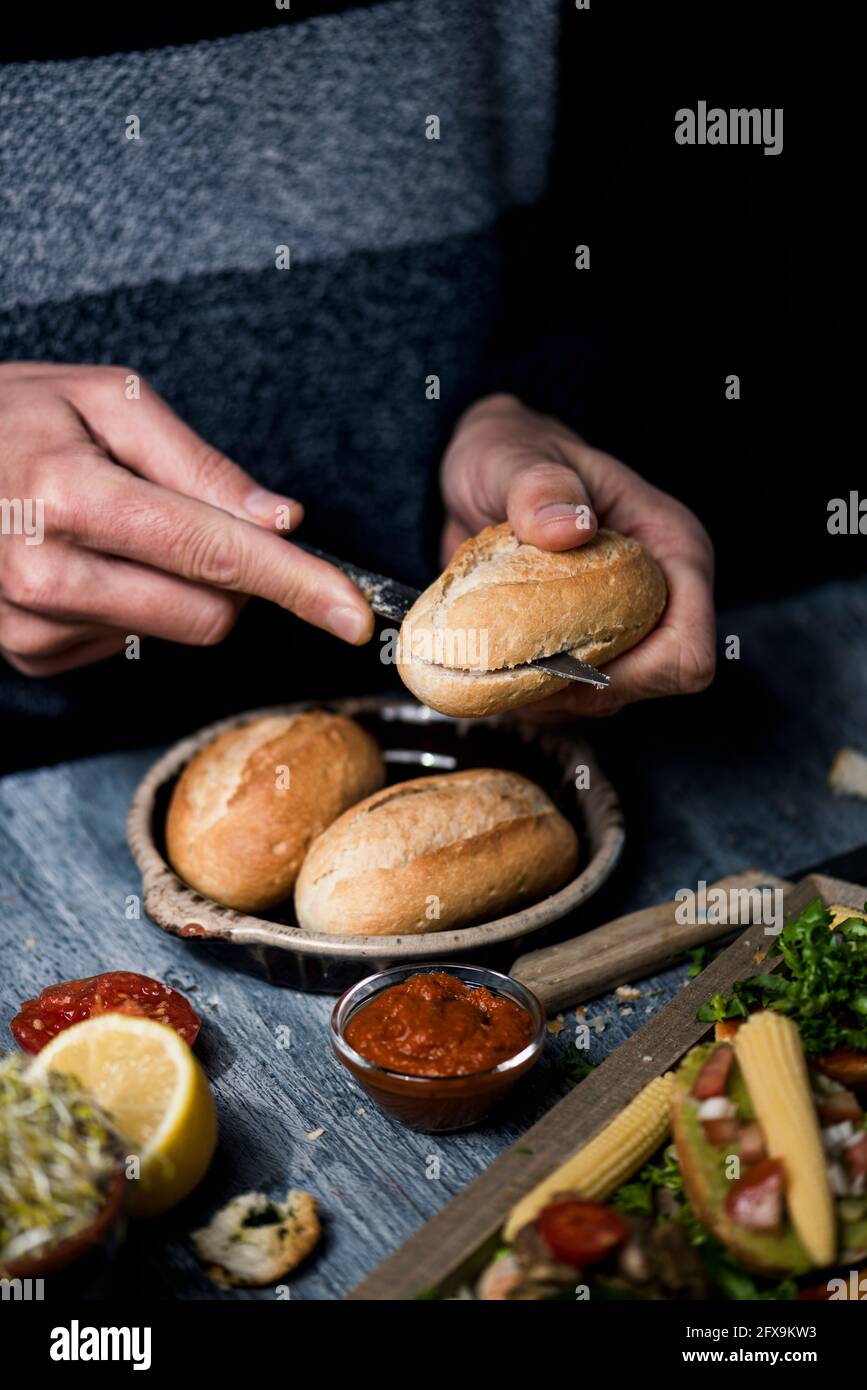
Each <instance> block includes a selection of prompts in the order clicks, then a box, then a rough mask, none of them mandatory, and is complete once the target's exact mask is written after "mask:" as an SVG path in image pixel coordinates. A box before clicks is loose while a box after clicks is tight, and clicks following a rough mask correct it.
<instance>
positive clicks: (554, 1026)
mask: <svg viewBox="0 0 867 1390" xmlns="http://www.w3.org/2000/svg"><path fill="white" fill-rule="evenodd" d="M545 1026H546V1028H547V1029H548V1032H549V1033H553V1034H554V1036H555V1037H556V1036H557V1034H558V1033H562V1032H563V1029H564V1028H565V1027H566V1023H565V1021H564V1019H563V1015H562V1014H557V1016H556V1018H549V1019H548V1022H547V1024H546V1025H545Z"/></svg>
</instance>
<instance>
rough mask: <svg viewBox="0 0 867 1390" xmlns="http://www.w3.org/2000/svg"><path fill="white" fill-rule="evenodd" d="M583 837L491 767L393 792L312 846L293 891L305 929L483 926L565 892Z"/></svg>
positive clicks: (527, 786) (351, 932) (393, 931)
mask: <svg viewBox="0 0 867 1390" xmlns="http://www.w3.org/2000/svg"><path fill="white" fill-rule="evenodd" d="M577 863H578V837H577V836H576V834H575V831H574V830H573V829H572V826H571V825H570V824H569V822H568V821H567V820H566V819H565V817H563V816H561V814H560V812H559V811H558V810H557V808H556V806H555V805H554V803H553V802H552V801H551V800H550V798H549V797H548V796H546V795H545V793H544V792H543V791H542V789H541V787H537V786H536V784H535V783H534V782H530V781H528V780H527V778H526V777H519V776H518V775H517V773H514V772H501V771H498V770H496V769H492V768H481V769H474V770H473V771H470V772H449V773H446V774H445V775H444V776H440V777H419V778H416V779H414V780H413V781H411V782H400V783H398V784H397V786H394V787H386V788H385V789H384V790H383V791H379V792H376V793H375V795H373V796H370V797H368V798H367V800H366V801H362V802H361V803H360V805H358V806H353V808H352V810H350V811H347V812H346V813H345V814H344V815H342V816H341V817H340V819H339V820H337V821H335V822H334V824H333V825H332V826H330V827H329V828H328V830H326V831H324V833H323V834H322V835H320V836H319V839H318V840H316V841H315V842H314V843H313V844H312V845H311V847H310V852H309V854H308V855H307V858H306V859H305V861H304V865H303V867H302V869H301V873H300V874H299V875H298V882H297V883H296V885H295V911H296V914H297V916H298V921H299V922H300V924H301V926H302V927H305V928H306V929H307V930H308V931H317V932H330V933H333V934H336V935H339V936H403V935H408V934H410V933H419V932H432V931H443V930H444V929H445V928H446V927H463V926H467V925H469V924H470V923H471V922H478V921H488V920H490V919H491V918H495V917H497V916H498V915H500V914H502V913H505V912H508V911H510V910H512V909H514V908H517V907H520V906H522V905H523V904H525V903H529V902H533V901H535V900H537V899H539V898H542V897H544V896H545V895H546V894H548V893H553V892H554V891H555V890H556V889H558V888H561V887H562V886H563V884H564V883H565V882H566V881H567V880H568V879H569V878H571V876H572V874H573V873H574V871H575V867H576V865H577Z"/></svg>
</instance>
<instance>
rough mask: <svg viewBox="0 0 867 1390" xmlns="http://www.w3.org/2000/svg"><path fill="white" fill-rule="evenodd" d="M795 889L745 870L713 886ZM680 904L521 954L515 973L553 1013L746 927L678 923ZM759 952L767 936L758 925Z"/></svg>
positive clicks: (512, 972)
mask: <svg viewBox="0 0 867 1390" xmlns="http://www.w3.org/2000/svg"><path fill="white" fill-rule="evenodd" d="M758 887H769V888H782V889H785V888H789V887H791V884H790V883H789V882H788V881H787V880H786V879H783V878H777V876H776V875H775V874H768V873H763V872H762V871H761V870H759V869H744V870H743V871H742V872H741V873H737V874H729V875H728V876H727V877H726V878H721V879H719V880H718V881H717V882H716V883H713V884H711V885H709V888H708V891H710V889H712V888H722V889H726V890H728V889H732V888H758ZM678 906H679V904H678V903H676V902H667V903H657V904H656V905H655V906H654V907H644V908H642V909H641V910H640V911H639V912H629V913H627V915H626V916H625V917H617V918H615V919H614V921H612V922H606V923H605V924H604V926H601V927H596V928H595V929H594V930H593V931H588V932H585V933H584V935H583V936H576V937H572V938H571V940H569V941H561V942H559V943H558V944H557V945H556V946H545V947H543V948H542V949H541V950H539V951H528V952H527V954H526V955H523V956H519V957H518V959H517V960H516V961H515V963H514V965H513V966H512V968H511V970H510V971H509V974H510V975H511V976H512V978H513V979H515V980H520V981H521V983H522V984H525V985H527V986H528V988H529V989H531V990H532V991H533V993H534V994H537V995H538V996H539V998H540V999H541V1001H542V1003H543V1004H544V1005H545V1008H546V1009H547V1010H548V1012H549V1013H552V1012H555V1013H556V1012H557V1010H559V1009H565V1008H568V1007H569V1006H570V1005H573V1004H580V1003H581V1002H582V1000H584V999H593V998H595V997H596V996H597V995H600V994H605V993H607V992H608V990H610V989H614V988H615V987H616V986H617V985H623V984H627V983H632V981H634V980H640V979H641V978H642V977H643V976H646V975H652V974H655V973H656V971H658V970H660V969H663V968H664V967H666V966H669V965H673V964H674V962H675V961H676V960H678V959H679V958H681V957H683V956H685V955H686V954H687V953H688V952H689V951H691V950H693V949H694V947H696V946H707V945H710V944H712V943H713V942H715V941H721V940H722V939H723V938H724V937H726V936H732V935H734V933H735V932H737V931H740V930H742V929H743V925H746V924H742V925H738V924H737V923H731V922H688V923H681V922H677V921H676V920H675V916H674V914H675V910H676V909H677V907H678ZM756 933H757V935H756V950H757V951H758V950H760V949H761V948H762V946H763V943H767V942H772V941H773V937H765V935H764V932H763V928H762V926H761V925H760V924H759V925H757V927H756Z"/></svg>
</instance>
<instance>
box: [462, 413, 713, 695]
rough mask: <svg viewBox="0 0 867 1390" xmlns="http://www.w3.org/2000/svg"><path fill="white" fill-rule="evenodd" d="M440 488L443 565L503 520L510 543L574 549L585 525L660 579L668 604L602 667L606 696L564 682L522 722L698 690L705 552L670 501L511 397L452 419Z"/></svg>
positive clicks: (694, 526)
mask: <svg viewBox="0 0 867 1390" xmlns="http://www.w3.org/2000/svg"><path fill="white" fill-rule="evenodd" d="M442 491H443V500H444V502H445V507H446V524H445V528H444V530H443V538H442V562H443V564H444V565H445V564H446V563H447V562H448V560H449V558H450V556H451V554H452V552H453V551H454V549H455V547H456V546H457V545H459V544H460V542H461V541H464V540H466V539H467V537H469V536H473V535H475V534H476V532H477V531H479V530H480V529H481V528H482V527H483V526H490V525H491V524H492V523H494V522H499V521H503V520H505V519H507V518H508V520H509V521H510V522H511V524H512V527H513V529H514V531H515V534H516V535H517V536H518V539H519V540H522V541H525V542H527V543H529V544H532V545H537V546H540V547H541V548H542V549H544V550H570V549H572V548H573V547H574V546H578V545H584V544H586V542H587V541H588V540H590V539H591V537H592V536H593V535H594V534H595V532H596V530H597V526H599V525H601V526H608V527H610V528H611V529H612V530H614V531H622V532H623V533H624V534H625V535H627V536H634V537H635V539H636V540H638V541H641V543H642V544H643V545H645V546H646V547H647V549H648V550H649V551H650V553H651V555H653V556H654V558H655V559H656V561H657V562H658V564H659V565H660V567H661V569H662V571H663V573H664V574H665V578H666V582H667V583H668V590H669V594H668V604H667V606H666V609H665V612H664V613H663V615H662V619H661V621H660V623H659V626H658V627H656V628H654V630H653V632H651V633H650V634H649V636H647V637H645V639H644V641H643V642H641V643H639V645H638V646H637V647H635V648H634V649H633V650H632V651H629V652H625V653H624V654H623V656H619V657H617V658H615V660H614V661H612V662H611V663H610V664H609V665H608V666H607V667H606V671H607V673H608V674H609V675H610V676H611V677H612V682H613V683H612V687H611V689H610V690H601V691H600V690H595V689H593V687H591V686H582V685H572V686H570V687H569V689H568V690H564V691H561V692H559V693H558V694H556V695H551V696H549V697H548V698H547V699H546V700H540V701H539V703H538V704H534V705H530V706H528V707H527V709H526V710H525V711H524V714H525V715H526V716H527V717H528V718H534V717H539V718H548V717H555V716H557V717H563V716H568V715H578V714H613V713H614V712H615V710H618V709H620V708H621V706H622V705H625V704H629V703H630V702H631V701H633V700H645V699H649V698H652V697H653V696H658V695H678V694H691V693H693V692H695V691H698V690H703V689H704V688H705V686H707V685H709V684H710V682H711V680H712V679H713V673H714V667H715V630H714V610H713V568H714V557H713V547H712V545H711V542H710V538H709V537H708V535H707V532H706V531H705V529H704V527H703V526H702V524H701V522H700V521H699V520H698V518H697V517H695V516H693V514H692V512H691V511H689V510H688V508H686V507H684V506H683V504H682V503H680V502H678V501H677V500H676V499H675V498H674V497H669V496H668V494H667V493H665V492H660V491H659V489H658V488H655V487H652V486H651V484H650V483H647V482H645V480H644V479H643V478H641V477H639V475H638V474H637V473H633V471H632V469H631V468H627V467H626V466H625V464H622V463H619V462H618V460H617V459H614V458H611V457H610V456H609V455H608V454H602V453H600V452H599V450H598V449H591V448H589V447H588V445H586V444H584V443H583V442H582V441H581V440H580V439H579V438H578V437H577V435H574V434H573V433H572V431H571V430H569V429H567V428H566V426H565V425H562V424H560V423H559V421H557V420H553V419H550V418H548V417H547V416H544V415H537V414H536V413H535V411H532V410H528V409H527V408H526V406H524V405H522V404H521V402H520V401H518V400H517V399H516V398H515V397H513V396H489V397H486V398H485V399H484V400H482V401H479V402H478V403H477V404H476V405H474V406H473V407H472V408H471V409H470V410H468V411H467V412H466V414H465V415H464V416H463V417H462V418H461V420H460V421H459V422H458V425H457V427H456V429H455V433H454V435H453V436H452V440H451V443H450V444H449V447H448V449H447V451H446V455H445V458H444V459H443V466H442Z"/></svg>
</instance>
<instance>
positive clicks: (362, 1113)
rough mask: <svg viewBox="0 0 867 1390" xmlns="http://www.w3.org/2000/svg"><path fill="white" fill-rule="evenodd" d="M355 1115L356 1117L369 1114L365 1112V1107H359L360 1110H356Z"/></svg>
mask: <svg viewBox="0 0 867 1390" xmlns="http://www.w3.org/2000/svg"><path fill="white" fill-rule="evenodd" d="M355 1113H356V1115H366V1114H367V1111H366V1110H365V1108H364V1106H363V1105H359V1107H358V1109H357V1110H356V1112H355Z"/></svg>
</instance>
